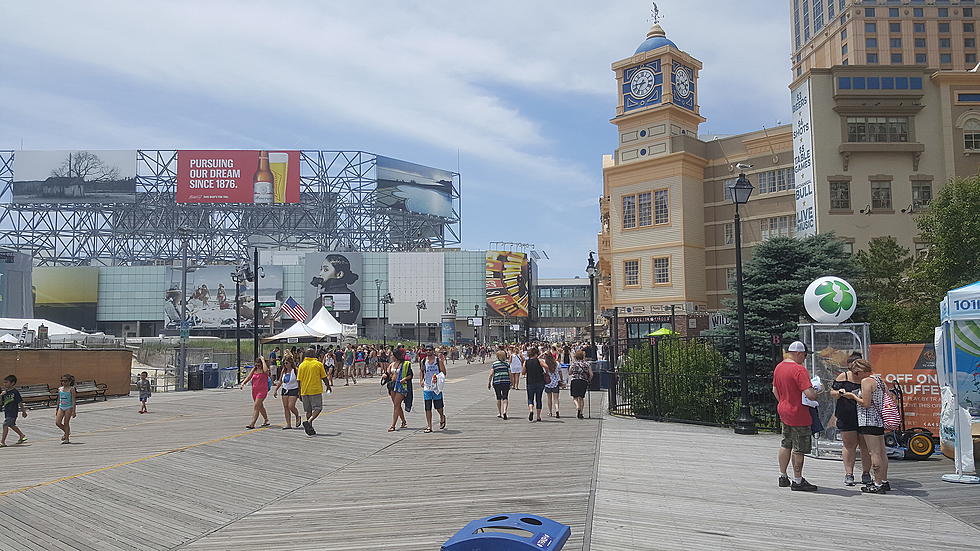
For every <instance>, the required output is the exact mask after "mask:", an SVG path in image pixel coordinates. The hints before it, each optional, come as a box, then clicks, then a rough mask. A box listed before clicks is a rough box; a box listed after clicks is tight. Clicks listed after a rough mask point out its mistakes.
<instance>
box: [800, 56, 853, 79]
mask: <svg viewBox="0 0 980 551" xmlns="http://www.w3.org/2000/svg"><path fill="white" fill-rule="evenodd" d="M840 64H841V65H847V60H846V59H845V60H844V61H841V62H840ZM796 76H800V75H796Z"/></svg>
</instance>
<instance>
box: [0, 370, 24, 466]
mask: <svg viewBox="0 0 980 551" xmlns="http://www.w3.org/2000/svg"><path fill="white" fill-rule="evenodd" d="M2 385H3V386H2V389H3V392H0V409H3V434H2V435H0V448H6V447H7V433H8V432H9V431H14V432H15V433H17V436H18V437H19V438H18V439H17V443H18V444H23V443H24V442H27V436H25V435H24V433H23V431H21V430H20V429H19V428H17V414H18V413H20V414H21V415H23V416H24V417H27V406H25V405H24V398H23V397H22V396H21V395H20V392H19V391H18V390H17V376H16V375H7V376H6V377H4V378H3V383H2Z"/></svg>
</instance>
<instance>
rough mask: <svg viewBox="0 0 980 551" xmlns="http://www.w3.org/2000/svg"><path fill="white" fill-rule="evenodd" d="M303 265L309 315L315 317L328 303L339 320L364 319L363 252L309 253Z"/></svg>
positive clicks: (346, 321) (350, 322) (353, 321)
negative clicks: (362, 312)
mask: <svg viewBox="0 0 980 551" xmlns="http://www.w3.org/2000/svg"><path fill="white" fill-rule="evenodd" d="M304 266H305V267H304V272H303V273H304V281H306V282H307V285H306V304H307V305H309V308H308V311H309V313H310V315H312V316H315V315H316V313H317V312H319V311H320V308H321V307H323V305H324V302H326V304H327V306H328V308H331V313H332V314H333V317H335V318H337V321H339V322H340V323H344V324H348V325H355V324H357V323H358V322H359V321H360V319H361V298H362V297H363V296H364V291H363V285H362V284H363V281H361V273H362V271H363V258H362V257H361V254H360V253H348V252H316V253H308V254H307V255H306V259H305V262H304Z"/></svg>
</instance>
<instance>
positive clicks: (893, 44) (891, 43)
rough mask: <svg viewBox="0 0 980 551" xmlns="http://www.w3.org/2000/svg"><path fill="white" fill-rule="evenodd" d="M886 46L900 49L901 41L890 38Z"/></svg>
mask: <svg viewBox="0 0 980 551" xmlns="http://www.w3.org/2000/svg"><path fill="white" fill-rule="evenodd" d="M888 45H889V46H891V47H892V48H901V47H902V39H901V38H891V39H889V40H888Z"/></svg>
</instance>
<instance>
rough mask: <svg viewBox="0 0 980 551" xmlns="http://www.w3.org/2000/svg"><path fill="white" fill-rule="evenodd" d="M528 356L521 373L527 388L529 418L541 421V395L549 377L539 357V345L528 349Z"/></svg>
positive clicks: (529, 419)
mask: <svg viewBox="0 0 980 551" xmlns="http://www.w3.org/2000/svg"><path fill="white" fill-rule="evenodd" d="M527 356H528V357H527V359H526V360H524V369H523V370H522V371H521V375H523V376H524V377H525V379H524V387H525V388H526V389H527V420H528V421H534V422H537V423H540V422H541V396H542V394H544V385H545V382H547V380H548V379H547V376H546V375H545V372H544V367H542V365H541V361H540V360H539V359H538V347H536V346H532V347H531V348H530V349H529V350H528V351H527ZM535 413H537V417H535Z"/></svg>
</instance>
